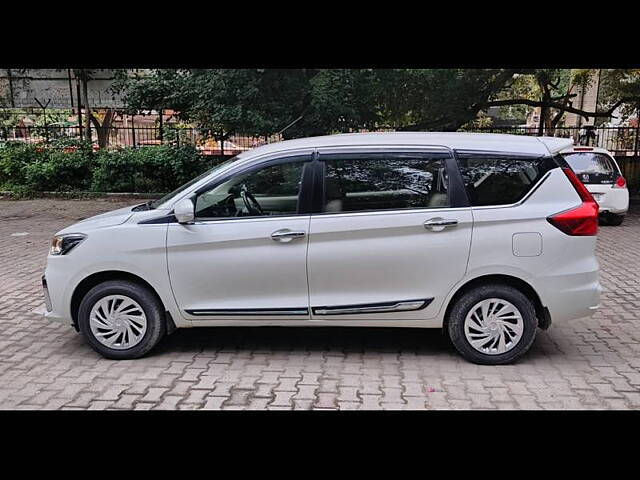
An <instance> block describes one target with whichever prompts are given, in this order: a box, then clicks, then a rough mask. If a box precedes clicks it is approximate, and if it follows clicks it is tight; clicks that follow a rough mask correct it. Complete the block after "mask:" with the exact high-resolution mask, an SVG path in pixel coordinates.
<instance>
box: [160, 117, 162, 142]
mask: <svg viewBox="0 0 640 480" xmlns="http://www.w3.org/2000/svg"><path fill="white" fill-rule="evenodd" d="M160 143H162V109H160Z"/></svg>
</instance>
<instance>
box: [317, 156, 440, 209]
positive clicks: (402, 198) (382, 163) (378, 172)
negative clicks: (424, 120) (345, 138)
mask: <svg viewBox="0 0 640 480" xmlns="http://www.w3.org/2000/svg"><path fill="white" fill-rule="evenodd" d="M446 158H447V155H446V154H439V153H434V154H414V153H385V154H340V155H338V154H331V155H326V156H322V159H323V160H325V165H326V182H325V195H324V202H323V212H333V213H336V212H357V211H370V210H397V209H409V208H438V207H446V206H448V205H449V195H448V176H447V172H446V168H445V160H446Z"/></svg>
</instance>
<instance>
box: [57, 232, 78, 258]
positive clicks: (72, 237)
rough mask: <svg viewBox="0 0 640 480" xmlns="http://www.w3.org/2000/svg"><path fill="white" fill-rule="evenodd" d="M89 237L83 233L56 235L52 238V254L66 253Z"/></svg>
mask: <svg viewBox="0 0 640 480" xmlns="http://www.w3.org/2000/svg"><path fill="white" fill-rule="evenodd" d="M85 238H87V236H86V235H83V234H82V233H69V234H66V235H56V236H54V237H53V239H52V240H51V250H49V253H50V254H51V255H65V254H67V253H69V252H70V251H71V250H72V249H73V248H74V247H75V246H76V245H79V244H80V243H82V241H83V240H84V239H85Z"/></svg>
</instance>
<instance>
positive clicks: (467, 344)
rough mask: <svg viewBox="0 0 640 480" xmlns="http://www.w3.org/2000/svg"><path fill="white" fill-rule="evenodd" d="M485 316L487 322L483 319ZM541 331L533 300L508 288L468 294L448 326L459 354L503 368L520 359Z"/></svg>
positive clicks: (483, 288)
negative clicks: (538, 328)
mask: <svg viewBox="0 0 640 480" xmlns="http://www.w3.org/2000/svg"><path fill="white" fill-rule="evenodd" d="M492 305H493V307H492ZM485 307H487V309H486V310H483V308H485ZM483 312H486V313H487V315H486V318H484V319H482V318H479V317H482V316H483ZM492 312H493V314H494V315H492V314H491V313H492ZM501 312H502V313H501ZM495 314H498V315H495ZM517 317H519V320H518V319H517ZM481 325H483V327H482V326H481ZM537 327H538V319H537V317H536V311H535V307H534V305H533V303H532V302H531V300H530V299H529V298H528V297H527V296H526V295H525V294H523V293H522V292H521V291H520V290H518V289H517V288H514V287H512V286H509V285H504V284H488V285H482V286H480V287H477V288H474V289H473V290H470V291H468V292H466V293H464V294H463V295H462V296H461V297H460V298H458V299H457V300H456V301H455V303H454V305H453V306H452V308H451V310H450V313H449V318H448V323H447V329H448V331H449V338H450V339H451V343H453V345H454V346H455V348H456V350H457V351H458V352H459V353H460V354H461V355H462V356H463V357H464V358H465V359H467V360H468V361H470V362H473V363H477V364H481V365H503V364H507V363H511V362H514V361H515V360H517V359H518V358H520V357H521V356H522V355H524V354H525V353H526V352H527V351H528V350H529V348H530V347H531V345H532V344H533V341H534V339H535V336H536V329H537ZM518 332H519V333H518ZM499 337H502V340H500V338H499ZM516 338H517V340H516ZM509 340H511V341H509ZM472 341H473V342H474V343H475V344H476V346H475V347H474V346H473V345H472V343H471V342H472Z"/></svg>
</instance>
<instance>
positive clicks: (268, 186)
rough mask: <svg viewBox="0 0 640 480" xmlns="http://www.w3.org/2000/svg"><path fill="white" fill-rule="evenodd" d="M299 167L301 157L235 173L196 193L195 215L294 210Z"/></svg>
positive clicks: (212, 216) (211, 216)
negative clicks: (227, 178) (233, 175)
mask: <svg viewBox="0 0 640 480" xmlns="http://www.w3.org/2000/svg"><path fill="white" fill-rule="evenodd" d="M303 167H304V162H303V161H297V162H290V163H280V164H277V165H271V166H269V167H264V168H262V169H260V170H257V171H256V170H254V171H252V172H249V173H244V174H240V175H237V176H235V177H233V178H231V179H229V180H227V181H225V182H223V183H221V184H219V185H216V186H215V187H213V188H211V189H210V190H208V191H205V192H203V193H201V194H200V195H198V197H197V199H196V217H197V218H199V219H216V218H229V217H261V216H270V215H293V214H296V213H297V212H298V197H299V194H300V187H301V184H302V169H303Z"/></svg>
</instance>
